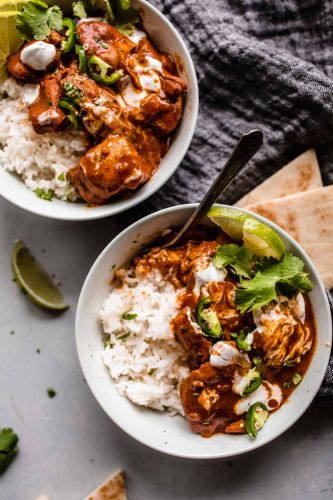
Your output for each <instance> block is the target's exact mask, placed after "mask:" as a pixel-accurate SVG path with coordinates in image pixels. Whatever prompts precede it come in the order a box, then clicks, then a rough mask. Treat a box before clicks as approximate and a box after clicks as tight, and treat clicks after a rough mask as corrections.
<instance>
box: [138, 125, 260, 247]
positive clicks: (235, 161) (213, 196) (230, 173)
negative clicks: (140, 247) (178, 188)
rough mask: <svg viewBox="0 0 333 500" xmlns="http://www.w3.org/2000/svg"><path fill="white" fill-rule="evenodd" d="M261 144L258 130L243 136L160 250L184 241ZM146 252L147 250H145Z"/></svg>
mask: <svg viewBox="0 0 333 500" xmlns="http://www.w3.org/2000/svg"><path fill="white" fill-rule="evenodd" d="M262 143H263V133H262V132H261V131H260V130H252V131H251V132H249V133H248V134H244V135H243V136H242V137H241V138H240V140H239V141H238V143H237V144H236V146H235V148H234V150H233V151H232V153H231V155H230V156H229V158H228V159H227V161H226V163H225V164H224V167H223V168H222V170H221V172H220V173H219V175H218V176H217V177H216V179H215V180H214V182H213V184H212V185H211V187H210V189H209V190H208V192H207V193H206V195H205V196H204V198H203V200H202V201H201V203H200V204H199V205H198V207H197V208H196V209H195V210H194V212H193V214H192V215H191V217H190V218H189V219H188V221H187V222H186V223H185V224H184V226H183V227H182V228H181V229H180V230H179V231H178V233H177V234H176V235H175V236H174V237H173V238H172V239H171V240H169V241H167V242H166V243H164V244H163V245H162V246H161V248H168V247H172V246H175V245H177V243H179V242H180V241H181V240H185V239H186V236H187V235H188V234H189V232H190V231H192V230H193V229H194V227H195V226H197V225H198V224H199V222H200V220H201V219H202V217H203V216H204V215H205V214H206V213H207V212H208V210H209V209H210V207H211V206H212V205H213V204H214V203H215V201H216V200H217V199H218V198H219V197H220V196H221V194H222V193H224V191H225V190H226V189H227V187H228V186H229V184H230V183H231V182H232V180H233V179H234V178H235V176H236V175H237V174H238V172H240V170H242V168H243V167H245V165H246V164H247V163H248V162H249V161H250V160H251V158H252V157H253V156H254V155H255V153H256V152H257V151H258V149H259V148H260V147H261V146H262ZM145 251H147V249H145Z"/></svg>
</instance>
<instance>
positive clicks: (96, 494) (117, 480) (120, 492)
mask: <svg viewBox="0 0 333 500" xmlns="http://www.w3.org/2000/svg"><path fill="white" fill-rule="evenodd" d="M84 500H127V494H126V486H125V479H124V474H123V471H121V470H118V471H117V472H115V473H114V474H112V476H111V477H109V479H107V480H106V481H105V482H104V483H103V484H101V485H100V486H98V488H96V490H95V491H93V492H92V493H90V495H88V496H87V497H86V498H85V499H84Z"/></svg>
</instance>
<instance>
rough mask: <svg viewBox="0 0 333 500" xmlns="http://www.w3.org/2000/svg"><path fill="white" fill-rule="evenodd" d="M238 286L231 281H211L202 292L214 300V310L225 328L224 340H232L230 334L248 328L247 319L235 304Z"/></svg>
mask: <svg viewBox="0 0 333 500" xmlns="http://www.w3.org/2000/svg"><path fill="white" fill-rule="evenodd" d="M235 290H236V285H235V284H234V283H232V282H231V281H219V282H216V281H211V282H209V283H208V284H207V285H205V286H204V287H203V289H202V291H201V293H202V295H203V296H205V295H208V296H209V297H210V298H211V299H212V306H211V307H212V309H213V310H214V311H215V312H216V313H217V315H218V317H219V320H220V323H221V325H222V328H223V332H224V338H226V339H227V340H230V338H231V337H230V334H231V333H232V332H237V331H239V330H241V329H242V328H243V327H245V326H246V324H247V321H246V317H245V316H242V315H241V314H240V313H239V311H238V310H237V306H236V303H235Z"/></svg>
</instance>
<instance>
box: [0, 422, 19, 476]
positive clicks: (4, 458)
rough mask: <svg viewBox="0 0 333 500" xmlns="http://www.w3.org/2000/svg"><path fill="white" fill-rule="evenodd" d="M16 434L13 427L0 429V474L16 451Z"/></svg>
mask: <svg viewBox="0 0 333 500" xmlns="http://www.w3.org/2000/svg"><path fill="white" fill-rule="evenodd" d="M17 443H18V436H17V435H16V434H15V433H14V432H13V429H8V428H7V429H2V430H1V432H0V475H1V474H2V473H3V472H5V470H6V469H7V467H8V466H9V465H10V464H11V462H12V460H13V459H14V458H15V456H16V454H17V452H18V446H17Z"/></svg>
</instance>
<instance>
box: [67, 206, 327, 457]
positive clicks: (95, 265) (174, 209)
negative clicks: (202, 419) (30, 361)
mask: <svg viewBox="0 0 333 500" xmlns="http://www.w3.org/2000/svg"><path fill="white" fill-rule="evenodd" d="M214 205H215V206H221V207H231V206H230V205H225V204H222V203H215V204H214ZM197 206H198V203H188V204H183V205H175V206H173V207H168V208H164V209H162V210H159V211H157V212H154V213H152V214H149V215H147V216H145V217H143V218H141V219H139V220H137V221H135V222H134V223H132V224H131V225H130V226H128V227H127V228H125V229H124V230H123V231H121V232H120V233H119V234H118V235H117V236H116V237H115V238H113V239H112V240H111V241H110V242H109V243H108V245H107V246H106V247H105V248H104V250H102V252H101V253H100V255H99V256H98V257H97V259H96V260H95V262H94V263H93V265H92V267H91V269H90V271H89V272H88V274H87V276H86V279H85V281H84V284H83V286H82V289H81V292H80V296H79V300H78V303H77V309H76V316H75V341H76V350H77V354H78V358H79V362H80V366H81V369H82V371H83V374H84V377H85V380H86V382H87V384H88V386H89V388H90V390H91V392H92V394H93V396H94V397H95V399H96V400H97V402H98V403H99V405H100V406H101V408H102V409H103V410H104V411H105V413H106V414H107V415H108V417H109V418H110V419H111V420H112V421H113V422H114V423H115V424H116V425H117V426H118V427H120V429H121V430H122V431H124V432H125V433H126V434H128V435H129V436H131V437H132V438H133V439H135V440H136V441H138V442H139V443H141V444H143V445H145V446H148V447H149V448H151V449H154V450H156V451H159V452H161V453H164V454H167V455H170V456H175V457H180V458H187V459H196V460H198V459H199V460H200V459H204V460H211V459H212V460H213V459H222V458H228V457H231V456H237V455H242V454H245V453H248V452H251V451H253V450H255V449H257V448H260V447H262V446H264V445H266V444H268V443H270V442H271V441H273V440H275V439H276V438H278V437H279V436H280V435H281V434H283V433H284V432H286V431H287V430H288V429H289V428H290V427H291V426H292V425H294V424H295V423H296V421H297V420H299V418H300V417H301V416H302V415H303V414H304V412H305V411H306V410H307V408H308V407H309V406H310V404H311V403H312V401H313V400H314V398H315V396H316V395H317V393H318V391H319V389H320V386H321V384H322V381H323V379H324V376H325V373H326V370H327V366H328V363H329V359H330V350H327V351H328V352H327V356H326V357H327V362H326V363H324V365H322V372H321V374H320V376H317V378H316V382H315V383H313V384H312V389H311V394H310V396H309V398H308V400H307V401H306V402H305V403H304V404H303V405H302V407H301V408H300V409H299V410H298V411H297V412H295V415H294V416H293V418H291V419H289V420H287V421H286V423H285V424H284V425H282V426H281V427H280V428H279V429H278V430H277V431H276V432H274V434H273V435H272V436H268V437H267V438H265V439H264V440H263V441H261V442H259V441H256V440H253V441H252V444H251V445H250V446H248V447H247V448H246V450H240V451H232V452H229V453H228V452H223V453H216V454H209V455H195V454H193V455H191V454H185V453H178V452H174V451H172V450H168V449H165V448H162V447H161V446H159V445H154V444H152V443H150V442H148V441H147V440H146V439H144V438H141V437H140V436H138V435H136V434H134V433H133V432H130V431H129V430H128V429H127V428H126V424H125V423H124V422H123V421H121V420H118V419H114V418H113V417H112V415H111V414H110V412H109V411H108V409H107V408H106V407H105V405H104V402H103V401H101V398H99V397H98V396H97V395H96V394H95V391H94V388H93V383H91V381H90V377H89V370H86V367H85V364H84V361H83V359H82V358H83V356H82V358H81V355H80V337H81V336H80V330H79V328H78V323H79V319H80V316H81V308H82V307H83V306H82V302H83V299H84V296H85V294H86V291H87V290H88V289H89V287H90V280H91V279H92V277H93V275H94V273H95V271H96V269H97V268H98V266H99V264H100V262H101V261H102V260H103V259H104V257H105V256H106V255H108V254H109V253H110V251H111V250H112V247H113V246H114V245H115V244H116V243H118V242H119V241H120V240H121V239H122V238H123V237H124V236H126V235H127V234H128V233H130V232H131V231H133V230H134V229H135V228H136V227H137V226H138V225H141V224H143V225H144V224H146V223H147V222H148V221H150V220H151V219H154V218H158V217H159V216H161V215H164V214H168V213H174V212H181V211H183V210H184V209H189V208H193V210H194V209H195V208H196V207H197ZM232 208H234V207H232ZM236 208H237V209H239V210H241V211H242V212H245V213H248V214H249V215H252V216H254V217H256V218H257V219H258V220H259V221H260V222H263V223H265V224H267V225H269V226H270V227H272V229H274V230H275V231H276V232H277V233H279V234H280V235H281V236H282V237H283V238H285V239H286V240H287V241H288V242H289V243H290V244H291V246H292V247H293V249H295V250H296V251H297V252H298V253H299V254H300V255H301V256H302V259H303V258H304V257H305V259H304V260H305V261H306V263H307V265H308V267H309V268H310V271H311V273H312V274H314V275H315V277H316V279H317V281H318V287H319V292H320V294H321V299H320V300H323V303H324V307H325V310H326V311H325V312H326V314H327V317H328V318H331V309H330V305H329V301H328V297H327V294H326V289H325V287H324V284H323V282H322V279H321V277H320V275H319V272H318V271H317V268H316V267H315V265H314V264H313V262H312V260H311V259H310V257H309V256H308V254H307V253H306V252H305V250H303V248H302V247H301V246H300V245H299V243H297V241H295V240H294V238H293V237H292V236H290V235H289V234H288V233H287V232H286V231H285V230H284V229H282V228H280V227H279V226H278V225H277V224H275V223H274V222H272V221H270V220H268V219H266V218H265V217H263V216H261V215H258V214H256V213H254V212H251V211H250V210H247V209H244V208H238V207H236ZM161 230H163V229H161ZM315 316H316V314H315ZM327 335H328V341H329V342H330V344H331V345H332V322H330V321H329V323H328V325H327ZM311 364H312V360H311V362H310V365H309V368H308V370H309V369H310V367H311ZM308 370H307V371H308ZM110 377H111V375H110ZM111 380H112V378H111ZM119 397H122V396H120V395H119ZM148 410H149V409H148Z"/></svg>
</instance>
